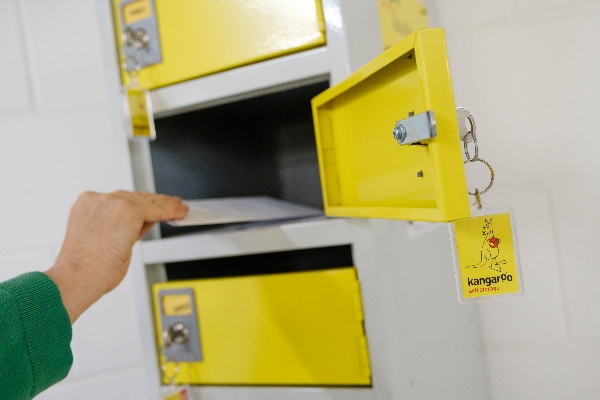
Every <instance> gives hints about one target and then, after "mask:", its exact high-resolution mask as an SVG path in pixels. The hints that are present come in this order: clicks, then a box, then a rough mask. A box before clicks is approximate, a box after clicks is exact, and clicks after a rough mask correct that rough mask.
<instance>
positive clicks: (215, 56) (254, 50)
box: [113, 0, 325, 89]
mask: <svg viewBox="0 0 600 400" xmlns="http://www.w3.org/2000/svg"><path fill="white" fill-rule="evenodd" d="M113 1H114V5H115V13H118V10H119V3H120V1H119V0H113ZM155 6H156V15H157V19H158V31H159V35H160V42H161V49H162V58H163V62H162V63H159V64H156V65H152V66H148V67H146V68H144V69H143V70H142V71H141V72H140V76H139V83H140V85H141V86H142V87H144V88H147V89H155V88H158V87H161V86H167V85H170V84H173V83H177V82H181V81H185V80H189V79H193V78H197V77H200V76H203V75H208V74H212V73H215V72H219V71H224V70H227V69H231V68H235V67H239V66H242V65H246V64H250V63H254V62H257V61H262V60H266V59H269V58H273V57H278V56H281V55H285V54H290V53H294V52H297V51H300V50H305V49H308V48H312V47H317V46H322V45H324V44H325V25H324V19H323V15H322V12H323V11H322V6H321V0H286V1H281V0H202V1H198V0H177V1H173V0H155ZM115 21H119V16H118V14H116V15H115ZM115 26H116V30H117V40H118V43H119V45H120V44H121V29H120V26H119V24H118V23H117V24H115ZM123 80H124V81H127V80H128V77H127V74H123Z"/></svg>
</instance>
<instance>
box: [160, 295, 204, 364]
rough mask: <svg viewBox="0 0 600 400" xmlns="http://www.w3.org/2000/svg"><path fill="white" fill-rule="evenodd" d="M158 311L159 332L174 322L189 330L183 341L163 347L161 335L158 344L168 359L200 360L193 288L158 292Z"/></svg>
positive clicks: (200, 350) (200, 351)
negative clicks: (185, 339) (186, 337)
mask: <svg viewBox="0 0 600 400" xmlns="http://www.w3.org/2000/svg"><path fill="white" fill-rule="evenodd" d="M158 308H159V312H160V327H159V328H160V332H165V331H166V330H167V329H168V328H169V327H171V326H173V325H175V324H178V323H179V324H183V325H185V326H186V327H187V329H188V332H189V340H187V341H186V342H185V343H182V344H178V343H173V344H171V345H170V346H167V347H164V348H163V346H164V342H165V338H164V337H163V336H161V338H160V342H159V346H160V347H161V348H162V352H163V355H164V356H165V357H167V359H168V360H170V361H172V360H177V361H202V359H203V355H202V346H201V341H200V329H199V324H198V312H197V308H196V300H195V298H194V290H193V289H192V288H183V289H168V290H161V291H159V292H158Z"/></svg>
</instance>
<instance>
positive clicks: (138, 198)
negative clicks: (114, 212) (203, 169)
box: [108, 191, 189, 230]
mask: <svg viewBox="0 0 600 400" xmlns="http://www.w3.org/2000/svg"><path fill="white" fill-rule="evenodd" d="M108 196H112V197H114V198H115V199H120V200H123V201H125V202H126V204H121V207H123V208H125V209H127V211H128V212H130V213H135V214H136V215H139V216H140V217H141V218H142V220H143V222H144V224H147V223H150V224H153V223H155V222H159V221H168V220H177V219H182V218H185V216H186V215H187V213H188V210H189V207H188V206H187V205H186V204H183V202H182V200H181V198H179V197H174V196H168V195H164V194H152V193H148V192H126V191H118V192H114V193H110V194H109V195H108ZM150 226H151V225H150ZM144 229H145V230H147V229H149V228H146V226H144Z"/></svg>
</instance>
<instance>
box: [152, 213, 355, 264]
mask: <svg viewBox="0 0 600 400" xmlns="http://www.w3.org/2000/svg"><path fill="white" fill-rule="evenodd" d="M351 232H352V230H351V229H350V227H349V226H348V223H347V221H346V220H344V219H327V218H322V217H321V218H318V219H304V220H299V221H297V222H291V223H285V224H280V225H268V226H262V227H257V228H250V229H240V230H232V231H216V232H210V233H206V232H203V233H197V234H189V235H182V236H176V237H170V238H165V239H156V240H147V241H144V242H143V243H142V251H143V253H144V263H145V264H147V265H150V264H163V263H170V262H180V261H191V260H201V259H208V258H218V257H230V256H239V255H247V254H257V253H268V252H276V251H286V250H295V249H306V248H312V247H327V246H337V245H345V244H351V243H352V233H351Z"/></svg>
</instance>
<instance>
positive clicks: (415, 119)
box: [392, 110, 437, 145]
mask: <svg viewBox="0 0 600 400" xmlns="http://www.w3.org/2000/svg"><path fill="white" fill-rule="evenodd" d="M392 136H393V137H394V139H396V142H398V144H399V145H405V144H411V143H416V142H420V141H422V140H427V139H433V138H434V137H436V136H437V127H436V123H435V115H434V114H433V111H431V110H430V111H425V112H424V113H421V114H417V115H414V113H412V112H411V113H409V114H408V118H405V119H401V120H399V121H397V122H396V125H395V126H394V129H393V131H392Z"/></svg>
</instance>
